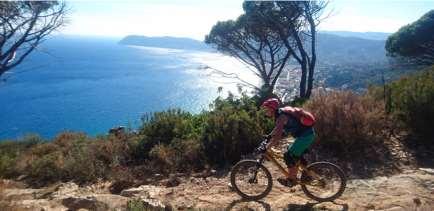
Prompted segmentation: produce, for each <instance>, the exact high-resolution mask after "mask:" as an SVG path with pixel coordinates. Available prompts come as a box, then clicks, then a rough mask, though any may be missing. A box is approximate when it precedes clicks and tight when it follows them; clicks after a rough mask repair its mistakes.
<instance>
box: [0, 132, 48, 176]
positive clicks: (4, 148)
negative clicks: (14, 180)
mask: <svg viewBox="0 0 434 211" xmlns="http://www.w3.org/2000/svg"><path fill="white" fill-rule="evenodd" d="M41 142H43V140H42V139H41V138H40V137H39V136H36V135H28V136H25V137H24V138H22V139H18V140H16V141H3V142H0V178H10V177H13V176H19V174H20V172H19V171H18V169H17V165H16V164H17V161H18V157H19V156H20V155H21V154H22V153H23V152H25V151H26V150H28V149H29V148H31V147H33V146H35V145H37V144H39V143H41Z"/></svg>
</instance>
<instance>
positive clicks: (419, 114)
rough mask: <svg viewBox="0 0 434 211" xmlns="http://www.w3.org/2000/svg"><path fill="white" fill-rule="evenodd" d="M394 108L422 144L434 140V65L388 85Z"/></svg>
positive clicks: (391, 109) (388, 97)
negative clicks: (433, 127) (433, 125)
mask: <svg viewBox="0 0 434 211" xmlns="http://www.w3.org/2000/svg"><path fill="white" fill-rule="evenodd" d="M387 90H388V91H389V92H388V93H387V94H388V95H387V99H388V104H389V105H390V111H391V112H392V114H393V115H395V116H396V118H397V119H398V120H399V121H402V123H404V125H405V126H406V127H407V128H408V129H409V131H410V132H411V133H412V135H413V136H415V137H417V138H418V140H419V141H420V142H421V143H425V144H433V143H434V141H433V140H434V130H433V129H432V125H431V124H432V123H434V66H433V67H431V68H428V69H427V70H425V71H423V72H421V73H418V74H415V75H412V76H407V77H403V78H401V79H400V80H397V81H394V82H392V83H390V84H388V86H387Z"/></svg>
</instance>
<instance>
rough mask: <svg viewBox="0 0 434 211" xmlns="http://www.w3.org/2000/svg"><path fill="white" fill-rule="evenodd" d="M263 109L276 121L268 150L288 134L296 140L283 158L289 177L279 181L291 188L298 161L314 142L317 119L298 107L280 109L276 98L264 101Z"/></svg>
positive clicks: (295, 175)
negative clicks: (314, 125) (314, 127)
mask: <svg viewBox="0 0 434 211" xmlns="http://www.w3.org/2000/svg"><path fill="white" fill-rule="evenodd" d="M261 107H262V108H263V109H264V110H265V111H266V115H267V116H268V117H270V118H274V119H275V127H274V129H273V131H272V132H271V134H270V137H271V140H270V142H269V145H268V147H267V148H269V147H271V146H273V145H275V144H276V143H278V142H279V140H281V139H282V138H283V136H286V135H288V134H291V135H292V136H293V137H294V138H295V141H294V143H293V144H292V146H291V145H290V146H288V150H287V151H286V152H285V154H284V157H283V158H284V160H285V164H286V165H287V167H288V173H289V174H288V177H286V178H284V177H282V178H278V179H277V181H278V182H279V183H281V184H282V185H285V186H289V187H291V186H293V185H295V184H296V177H297V167H296V166H295V164H296V161H297V160H298V159H299V158H300V157H301V156H302V155H303V153H304V152H305V151H306V150H307V149H308V148H309V146H311V145H312V143H313V142H314V139H315V131H314V129H313V127H312V126H313V123H314V122H315V118H314V117H313V116H312V114H310V113H309V112H305V111H304V110H302V109H300V108H297V107H291V106H285V107H282V108H279V100H278V99H276V98H270V99H268V100H266V101H264V102H263V103H262V105H261Z"/></svg>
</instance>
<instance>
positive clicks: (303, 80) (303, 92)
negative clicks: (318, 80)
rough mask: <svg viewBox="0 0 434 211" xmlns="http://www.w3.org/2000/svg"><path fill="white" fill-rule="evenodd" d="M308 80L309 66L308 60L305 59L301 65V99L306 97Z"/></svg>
mask: <svg viewBox="0 0 434 211" xmlns="http://www.w3.org/2000/svg"><path fill="white" fill-rule="evenodd" d="M306 78H307V65H306V59H305V58H303V61H302V64H301V78H300V95H299V96H300V98H305V97H306Z"/></svg>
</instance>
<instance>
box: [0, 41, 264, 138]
mask: <svg viewBox="0 0 434 211" xmlns="http://www.w3.org/2000/svg"><path fill="white" fill-rule="evenodd" d="M118 41H119V39H117V38H107V37H82V36H56V37H52V38H49V39H48V40H47V41H45V42H44V43H43V44H42V45H40V46H39V47H38V48H37V49H36V50H35V51H34V52H33V53H32V54H31V55H30V56H29V57H28V58H27V59H26V60H25V61H24V62H23V63H22V64H21V65H19V66H17V68H15V69H13V70H12V71H10V72H8V73H6V74H4V75H3V76H1V77H0V140H16V139H19V138H22V137H24V136H26V135H29V134H38V135H40V136H41V137H43V138H45V139H51V138H53V137H55V136H56V134H58V133H60V132H63V131H76V132H85V133H86V134H88V135H90V136H97V135H103V134H107V132H108V130H109V129H110V128H113V127H117V126H124V127H127V128H130V129H133V130H135V129H138V128H139V127H140V125H141V123H142V122H141V117H142V116H143V115H145V114H150V113H153V112H158V111H164V110H167V109H173V108H179V109H182V110H185V111H188V112H191V113H199V112H201V111H203V110H209V109H210V104H211V103H212V102H213V100H214V99H215V98H216V97H219V96H221V97H224V96H225V95H226V93H228V92H232V93H234V94H237V93H238V90H239V89H238V80H237V79H234V78H233V77H232V76H234V75H233V74H236V75H237V76H238V77H240V78H243V80H245V81H249V82H250V83H253V84H255V83H258V79H257V78H255V76H254V75H253V74H252V73H251V71H250V70H249V69H248V68H247V67H245V66H244V65H243V64H241V63H240V62H238V61H237V60H235V59H233V58H231V57H229V56H225V55H222V54H219V53H217V52H214V51H209V50H207V51H197V50H185V49H168V48H155V47H139V46H128V45H120V44H118ZM222 72H224V73H233V74H232V75H230V76H231V77H232V78H230V77H228V75H226V76H222V74H221V73H222ZM219 87H221V88H222V91H219Z"/></svg>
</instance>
